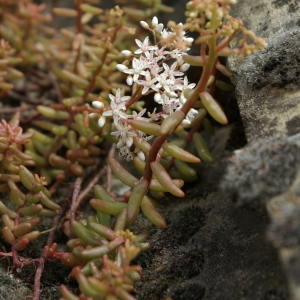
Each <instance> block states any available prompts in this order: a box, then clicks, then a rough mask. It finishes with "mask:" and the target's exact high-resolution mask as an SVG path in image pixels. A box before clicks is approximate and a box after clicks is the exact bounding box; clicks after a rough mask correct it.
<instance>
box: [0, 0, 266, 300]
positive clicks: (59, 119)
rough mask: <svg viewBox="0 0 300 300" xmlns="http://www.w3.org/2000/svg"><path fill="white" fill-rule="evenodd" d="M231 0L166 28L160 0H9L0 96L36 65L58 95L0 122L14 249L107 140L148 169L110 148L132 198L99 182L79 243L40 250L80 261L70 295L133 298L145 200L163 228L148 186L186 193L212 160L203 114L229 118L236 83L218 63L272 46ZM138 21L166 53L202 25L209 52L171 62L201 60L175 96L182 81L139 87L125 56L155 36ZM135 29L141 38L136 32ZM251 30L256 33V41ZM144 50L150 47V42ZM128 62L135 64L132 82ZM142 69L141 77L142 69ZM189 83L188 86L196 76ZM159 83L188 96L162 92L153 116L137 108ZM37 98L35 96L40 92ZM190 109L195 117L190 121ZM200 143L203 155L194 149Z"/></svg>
mask: <svg viewBox="0 0 300 300" xmlns="http://www.w3.org/2000/svg"><path fill="white" fill-rule="evenodd" d="M54 2H55V1H53V3H54ZM234 3H235V1H234V0H222V1H221V0H211V1H206V0H193V1H190V2H188V3H187V12H186V17H187V19H186V23H184V24H175V22H173V21H170V22H169V23H168V27H169V29H163V25H162V24H157V18H156V17H154V16H155V15H156V14H158V13H160V12H171V11H172V8H170V7H167V6H165V5H163V4H162V3H161V2H160V1H159V0H152V1H143V0H139V1H122V0H119V1H116V4H119V5H120V6H121V8H120V7H119V6H116V7H115V8H114V9H111V10H103V9H101V8H100V7H99V5H98V1H96V0H86V1H83V0H77V1H76V5H75V7H74V9H71V8H62V7H59V8H58V7H52V8H51V10H50V11H49V10H48V9H49V8H47V7H46V5H45V4H41V5H37V4H34V3H33V2H32V1H28V0H19V1H18V0H15V1H14V0H11V1H0V16H1V20H2V24H1V25H0V33H1V40H0V69H1V72H0V94H1V97H7V96H8V97H9V96H11V97H14V96H15V94H16V93H17V92H18V89H20V87H24V86H25V85H27V84H28V81H29V79H28V77H29V75H30V74H38V75H39V76H41V77H42V79H43V75H41V74H47V77H45V78H47V80H48V81H50V85H51V87H50V89H51V90H52V91H54V93H53V92H52V93H49V94H46V95H47V96H49V95H50V96H51V97H50V99H49V100H48V99H47V101H46V104H45V103H39V105H36V106H35V107H34V112H33V115H32V116H31V118H30V122H28V123H29V129H27V130H26V132H25V133H23V129H22V128H21V127H20V119H22V118H21V116H20V113H16V114H15V115H14V116H13V117H12V118H11V119H10V120H9V121H8V120H7V121H5V120H2V121H1V123H0V174H1V175H0V181H1V184H0V192H5V191H9V192H10V194H11V197H10V198H11V200H12V201H11V203H3V202H0V212H1V214H2V221H3V223H4V227H3V228H2V235H3V237H4V239H5V240H6V241H7V242H8V243H9V244H11V246H12V253H13V256H14V258H15V257H16V255H17V254H16V253H17V252H18V251H22V250H24V249H25V248H26V247H27V246H28V244H29V243H30V242H31V241H33V240H35V239H37V238H38V237H39V235H40V232H39V231H38V230H32V229H33V228H34V227H35V226H37V225H38V224H39V223H40V222H42V217H54V216H59V212H60V204H61V203H59V204H57V203H55V202H54V201H53V200H51V196H52V194H53V193H56V192H57V190H58V188H59V183H62V182H65V181H67V180H70V179H75V178H76V177H79V178H82V177H83V176H84V175H85V172H86V169H88V168H89V167H94V166H100V165H101V164H100V163H99V161H100V159H99V155H100V154H101V152H102V149H101V148H102V146H103V145H106V144H107V143H112V144H113V143H115V144H117V148H120V147H121V146H124V145H125V144H126V145H125V146H126V147H127V148H128V149H131V147H136V149H138V150H137V151H136V152H137V153H138V154H139V155H136V156H135V157H132V158H133V165H134V166H135V168H136V169H137V171H138V172H139V173H140V174H141V177H140V178H137V177H136V176H134V175H133V174H131V172H129V171H127V170H126V169H125V168H124V167H123V165H122V160H118V159H116V158H114V157H112V156H110V157H108V158H107V163H108V165H109V167H110V168H111V170H112V172H113V174H114V176H115V177H116V178H118V179H119V180H120V181H121V182H122V183H123V184H124V185H126V186H128V187H129V188H130V192H129V194H128V195H127V196H126V197H122V199H123V201H119V199H117V198H115V197H113V196H112V194H111V193H109V192H108V191H106V190H105V189H104V188H103V187H102V186H100V185H96V186H94V194H95V196H96V197H95V198H94V199H91V200H90V205H91V206H92V207H93V208H94V209H95V210H96V211H97V213H96V215H94V216H87V217H86V218H75V217H74V216H73V217H72V218H71V217H70V219H69V220H66V221H65V223H64V226H63V228H64V232H65V233H66V235H67V236H68V237H69V238H70V240H69V242H68V243H67V246H68V248H69V250H70V251H69V252H57V251H56V247H57V245H56V244H53V245H52V246H51V245H47V246H45V249H44V254H43V257H44V258H46V259H59V260H60V261H61V262H62V263H64V264H66V265H68V266H70V267H71V268H73V269H72V272H71V274H70V275H71V276H72V277H74V278H75V279H76V280H77V282H78V284H79V289H80V291H81V295H80V297H79V296H76V295H74V294H73V293H72V292H71V291H69V290H68V288H67V287H66V286H62V287H61V292H62V295H63V298H62V299H66V300H69V299H70V300H73V299H107V300H113V299H125V300H130V299H134V298H133V296H131V295H130V291H132V289H133V284H134V282H135V281H137V280H139V279H140V275H139V271H140V269H141V268H140V267H139V266H132V265H131V264H130V263H131V261H132V260H133V259H134V258H135V257H136V255H137V254H138V253H139V252H140V251H143V250H146V249H147V248H148V247H149V244H148V243H146V242H145V238H146V237H145V235H143V234H140V235H134V234H133V233H132V232H130V229H129V227H130V224H131V223H132V222H134V221H135V219H136V217H137V215H138V214H139V212H140V210H141V211H142V213H143V214H144V216H145V217H146V218H148V219H149V220H150V221H151V222H152V223H153V224H154V225H155V226H157V227H159V228H165V227H166V222H165V220H164V218H163V217H162V216H161V215H160V214H159V212H158V211H157V209H156V208H155V206H154V205H153V202H152V199H151V197H154V198H164V197H165V196H166V195H165V193H171V194H173V195H174V196H176V197H184V195H185V194H184V192H183V190H182V189H181V188H182V186H183V185H184V182H193V181H196V180H197V168H198V167H197V166H198V165H199V163H200V161H201V160H202V161H203V162H206V163H211V162H213V157H212V156H211V154H210V152H209V149H208V147H207V145H206V142H205V140H204V139H203V137H202V135H201V134H200V133H199V132H198V131H199V129H200V128H201V127H202V125H203V127H204V129H206V130H207V131H208V132H209V133H212V131H213V126H212V123H211V121H210V120H211V119H214V120H215V121H217V122H219V123H221V124H227V118H226V116H225V114H224V112H223V110H222V107H221V105H220V104H219V103H218V102H217V101H216V100H215V99H214V97H213V96H214V91H215V89H216V88H220V89H223V90H230V89H231V86H229V85H228V84H227V83H224V82H222V81H219V80H217V75H218V72H220V73H222V74H223V75H225V76H229V77H230V76H232V74H231V73H230V71H229V70H227V68H226V67H225V66H224V65H222V64H221V63H220V61H219V58H220V57H224V56H225V57H226V56H229V55H231V54H236V55H238V56H240V57H243V56H244V55H249V54H251V53H253V52H254V51H255V50H257V49H262V48H263V47H264V45H265V41H264V40H263V39H261V38H258V37H256V36H255V35H254V33H253V32H251V31H247V30H246V29H245V28H244V27H243V24H242V22H241V21H240V20H237V19H234V18H233V17H231V16H230V15H229V11H230V5H231V4H234ZM61 17H63V18H65V19H70V20H71V21H72V20H73V23H74V24H75V25H74V26H72V27H68V28H61V29H59V30H58V29H57V28H58V25H57V21H58V20H59V18H61ZM140 22H141V25H142V27H144V29H147V30H150V31H151V32H153V34H154V36H153V39H154V40H156V39H159V38H160V41H159V42H156V45H155V46H154V47H152V49H154V48H155V47H156V46H157V45H158V44H159V45H160V46H163V50H162V52H164V49H166V53H167V50H168V49H169V50H175V51H176V50H180V51H184V52H186V51H188V46H189V45H190V44H191V43H192V41H193V39H191V38H186V37H184V35H185V34H186V32H195V33H196V34H197V38H196V40H195V42H194V44H195V47H198V48H199V53H200V54H199V55H197V56H192V55H188V54H186V53H185V54H184V55H183V54H182V52H180V60H181V62H180V63H179V62H178V64H177V65H176V64H173V65H172V66H174V68H178V69H176V70H174V69H173V71H175V72H177V73H178V74H179V73H180V74H181V73H183V72H184V71H186V69H187V68H188V66H189V65H192V66H197V67H199V68H200V67H201V68H202V73H201V76H200V79H199V81H198V83H197V85H191V86H192V88H187V89H186V90H185V91H183V90H182V91H181V92H180V91H179V90H178V91H176V93H177V94H178V95H177V94H176V93H175V96H174V91H173V93H172V92H171V91H168V89H167V88H165V90H163V88H162V87H161V86H159V87H158V86H156V87H154V90H151V89H150V90H149V88H142V86H143V84H144V86H145V82H146V81H147V80H148V78H147V76H148V75H146V73H145V72H143V71H141V72H140V74H137V75H134V76H133V81H135V82H134V83H133V82H132V77H131V74H132V72H133V71H130V70H129V68H128V66H129V65H130V64H132V65H134V64H136V61H137V55H135V54H134V53H136V54H138V53H139V54H140V53H141V52H137V50H136V44H138V45H139V46H140V47H141V48H142V47H148V41H149V38H147V37H146V38H145V34H146V30H144V29H143V28H142V29H141V26H140ZM149 24H152V25H149ZM151 26H152V29H151ZM155 32H156V33H155ZM240 32H241V33H242V34H243V37H242V38H241V40H240V43H239V48H236V49H232V48H230V47H229V44H230V42H231V41H232V39H233V38H235V36H236V35H237V34H238V33H240ZM173 33H175V34H173ZM180 34H182V36H183V37H184V38H185V39H183V40H182V41H185V42H184V43H180V42H179V41H178V40H176V38H175V39H174V36H176V35H180ZM163 35H166V38H164V37H163ZM135 39H138V40H137V41H136V43H135ZM140 40H144V42H143V43H142V42H141V41H140ZM249 40H251V41H252V44H248V42H249ZM253 42H254V43H253ZM124 50H125V52H124ZM144 50H145V49H144ZM138 51H140V50H138ZM142 52H143V51H142ZM145 55H146V56H151V55H153V53H151V52H148V51H147V50H145ZM124 60H125V61H124ZM168 60H170V62H171V63H173V61H174V57H172V56H171V55H168V54H167V55H166V56H163V59H162V58H160V59H158V60H156V62H158V64H159V65H163V66H164V68H165V69H168V70H169V69H170V68H169V67H168V66H167V64H166V63H167V61H168ZM171 69H172V67H171ZM132 70H133V69H132ZM120 71H121V72H120ZM123 73H127V74H129V76H128V77H127V84H125V77H124V74H123ZM147 74H148V73H147ZM138 76H140V78H141V79H144V80H137V78H138ZM45 78H44V79H45ZM40 79H41V78H40ZM185 80H187V79H185ZM182 81H183V79H182ZM142 82H144V83H142ZM154 82H155V81H154ZM132 83H133V84H132ZM48 85H49V82H48ZM185 85H186V86H188V82H187V81H186V82H185ZM45 86H46V85H44V84H43V80H39V84H37V87H36V88H35V94H34V97H41V98H42V99H44V98H45V97H44V96H45V94H44V90H45ZM191 86H190V87H191ZM47 88H49V86H47ZM158 90H159V92H161V91H163V92H165V93H167V94H168V93H169V94H168V97H169V96H170V97H177V96H182V99H184V101H183V102H182V105H181V106H180V108H178V109H177V110H175V111H173V109H172V110H171V113H170V114H168V115H166V114H163V111H162V108H161V106H160V105H158V104H160V102H159V101H160V98H159V97H160V96H159V97H156V98H155V97H153V101H152V102H153V103H152V104H151V105H156V108H155V110H154V111H153V113H152V116H153V115H155V117H153V118H149V119H146V118H143V117H141V118H140V116H141V115H142V114H144V113H145V110H146V108H147V107H149V104H147V103H146V99H150V98H151V96H154V93H155V92H157V91H158ZM121 91H122V96H123V94H126V95H128V96H123V97H121V95H120V93H121ZM152 93H153V94H152ZM112 94H114V95H115V96H114V95H112ZM145 94H147V97H145V99H144V98H143V97H144V96H145ZM28 97H29V98H30V97H31V94H30V93H29V96H28ZM118 97H121V98H120V99H123V100H124V99H126V105H125V106H124V105H123V104H122V109H123V110H124V112H120V111H118V114H119V115H118V118H117V121H115V120H114V111H113V110H114V107H113V104H112V103H110V102H113V100H116V99H117V98H118ZM120 99H119V100H120ZM155 99H156V100H155ZM157 99H158V100H157ZM110 100H111V101H110ZM123 100H122V101H123ZM127 100H128V101H127ZM144 100H145V101H144ZM154 100H155V101H154ZM30 101H31V103H34V100H33V99H29V102H30ZM147 101H149V100H147ZM150 102H151V100H150ZM157 103H158V104H157ZM151 105H150V106H151ZM124 107H125V109H124ZM126 110H128V111H129V112H130V113H133V116H135V119H131V117H129V115H128V114H126ZM156 110H157V114H156V113H155V111H156ZM136 111H138V112H136ZM190 111H193V117H190V118H189V120H188V121H186V118H187V116H188V114H189V112H190ZM148 115H149V114H148ZM104 116H108V118H104ZM120 116H121V119H122V120H121V123H120V124H121V125H122V126H123V125H124V124H125V125H124V126H125V127H124V128H130V129H129V130H130V132H131V135H129V139H127V140H126V139H125V141H123V140H122V141H121V142H120V139H122V138H123V137H122V134H114V132H116V129H117V130H120V129H118V126H119V124H118V122H119V119H120V118H119V117H120ZM111 133H113V134H111ZM137 133H139V134H137ZM149 136H153V137H154V139H153V141H152V142H151V143H148V142H147V139H148V138H149ZM139 137H146V138H145V139H143V138H139ZM191 143H192V144H193V145H194V148H195V149H196V151H195V152H196V153H197V155H198V156H199V157H198V156H196V155H195V154H192V153H190V152H189V151H188V150H187V149H188V147H189V145H190V144H191ZM120 145H121V146H120ZM128 151H131V150H128ZM130 157H131V155H130ZM102 166H103V164H102ZM37 174H38V175H37ZM50 183H53V186H54V188H51V189H50V192H49V191H48V190H47V188H46V187H45V186H46V185H47V184H50ZM73 209H75V210H76V207H75V208H74V207H73ZM72 213H73V214H74V211H73V212H72ZM38 296H39V295H38ZM38 296H37V297H38ZM37 297H36V298H35V299H37Z"/></svg>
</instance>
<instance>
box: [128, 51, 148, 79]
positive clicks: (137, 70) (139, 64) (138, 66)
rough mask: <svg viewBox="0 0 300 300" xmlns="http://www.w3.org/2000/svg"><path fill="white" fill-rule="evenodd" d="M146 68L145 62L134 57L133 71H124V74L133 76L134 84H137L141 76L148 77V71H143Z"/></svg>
mask: <svg viewBox="0 0 300 300" xmlns="http://www.w3.org/2000/svg"><path fill="white" fill-rule="evenodd" d="M144 68H145V64H144V62H143V61H142V60H138V59H137V58H135V57H134V58H133V60H132V69H127V70H125V71H124V73H126V74H129V75H133V82H136V81H137V80H138V78H139V76H140V75H143V76H145V75H146V71H143V70H144Z"/></svg>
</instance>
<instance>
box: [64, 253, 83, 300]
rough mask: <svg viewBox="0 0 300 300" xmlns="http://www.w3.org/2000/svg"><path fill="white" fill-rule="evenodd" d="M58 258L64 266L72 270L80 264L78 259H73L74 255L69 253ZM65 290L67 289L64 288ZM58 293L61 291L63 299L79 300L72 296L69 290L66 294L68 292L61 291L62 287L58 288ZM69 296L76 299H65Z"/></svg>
mask: <svg viewBox="0 0 300 300" xmlns="http://www.w3.org/2000/svg"><path fill="white" fill-rule="evenodd" d="M59 258H60V261H61V262H62V263H63V264H64V265H66V266H68V267H71V268H74V267H76V266H78V265H80V263H81V261H80V260H79V259H78V258H76V257H74V255H73V254H72V253H69V252H65V253H63V254H62V255H61V256H60V257H59ZM66 289H67V287H66ZM60 291H61V294H62V295H63V297H64V298H65V299H72V300H79V298H78V297H77V296H75V295H74V294H72V293H71V292H70V291H69V290H68V292H69V293H68V292H67V291H66V290H64V291H63V290H62V287H60ZM69 295H72V296H74V297H76V298H74V297H73V298H70V297H68V298H67V296H69Z"/></svg>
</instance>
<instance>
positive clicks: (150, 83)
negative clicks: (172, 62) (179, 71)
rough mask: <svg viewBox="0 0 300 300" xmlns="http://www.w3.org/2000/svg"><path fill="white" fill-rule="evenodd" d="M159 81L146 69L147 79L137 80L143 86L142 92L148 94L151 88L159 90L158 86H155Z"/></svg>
mask: <svg viewBox="0 0 300 300" xmlns="http://www.w3.org/2000/svg"><path fill="white" fill-rule="evenodd" d="M156 81H157V78H155V77H154V78H151V75H150V72H149V71H146V75H145V80H137V81H136V82H137V83H138V84H139V85H142V86H143V90H142V94H143V95H144V94H146V93H147V92H148V91H149V89H152V90H154V91H156V92H157V91H158V88H157V87H156V86H155V82H156Z"/></svg>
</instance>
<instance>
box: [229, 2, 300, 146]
mask: <svg viewBox="0 0 300 300" xmlns="http://www.w3.org/2000/svg"><path fill="white" fill-rule="evenodd" d="M232 13H233V15H234V16H236V17H238V18H241V19H242V20H243V21H244V24H245V26H246V27H247V28H248V29H251V30H253V31H254V32H255V33H256V34H257V35H258V36H263V37H266V38H267V39H268V43H269V45H268V47H267V48H266V49H265V50H264V51H261V52H258V53H256V54H255V55H252V56H250V57H248V58H246V59H245V61H243V62H240V61H238V60H237V58H234V57H232V58H230V59H229V62H228V64H229V67H230V68H231V69H232V70H233V71H234V72H236V73H237V76H236V83H237V86H236V93H237V99H238V104H239V108H240V112H241V117H242V119H243V123H244V126H245V133H246V136H247V140H248V141H252V140H254V139H256V138H258V137H260V138H261V137H270V136H272V135H274V134H275V133H283V134H288V135H292V134H295V133H296V132H297V130H298V129H299V128H300V126H299V123H300V122H299V117H298V116H299V114H300V102H299V98H300V85H299V83H300V76H299V75H300V51H299V49H300V4H299V1H297V0H274V1H270V0H260V1H240V2H239V3H238V4H237V5H236V6H234V7H233V12H232Z"/></svg>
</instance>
